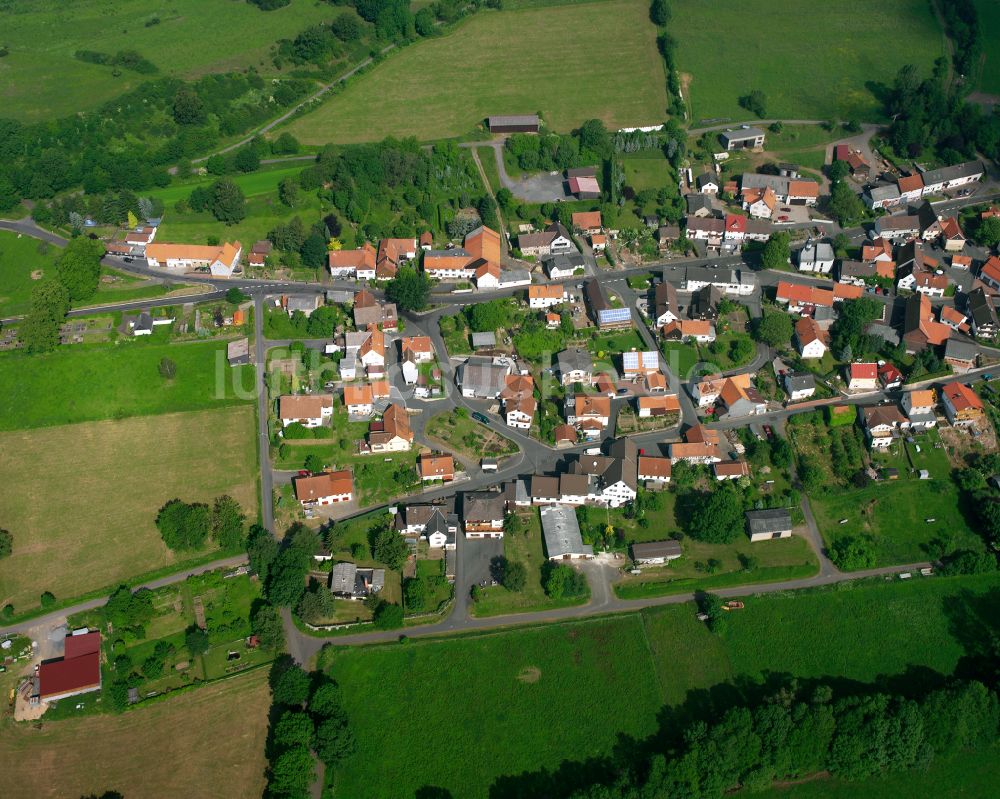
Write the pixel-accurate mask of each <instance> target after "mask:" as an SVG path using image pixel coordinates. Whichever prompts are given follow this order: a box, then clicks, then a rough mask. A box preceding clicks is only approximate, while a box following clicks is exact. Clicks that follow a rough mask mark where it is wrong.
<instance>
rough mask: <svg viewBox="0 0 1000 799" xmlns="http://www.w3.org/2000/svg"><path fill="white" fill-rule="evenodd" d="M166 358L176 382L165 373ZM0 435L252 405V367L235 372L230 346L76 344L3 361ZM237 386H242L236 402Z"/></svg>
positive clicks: (1, 357)
mask: <svg viewBox="0 0 1000 799" xmlns="http://www.w3.org/2000/svg"><path fill="white" fill-rule="evenodd" d="M161 358H170V359H171V360H172V361H173V362H174V363H175V364H176V365H177V373H176V376H175V377H174V378H173V379H172V380H165V379H164V378H162V377H161V376H160V374H159V371H158V369H159V364H160V359H161ZM0 386H3V390H2V391H0V430H20V429H23V428H29V427H48V426H50V425H66V424H73V423H75V422H89V421H94V420H98V419H121V418H124V417H128V416H142V415H146V414H157V413H170V412H175V411H193V410H204V409H207V408H222V407H226V406H229V405H236V404H240V403H247V402H253V400H254V396H253V389H254V379H253V367H252V366H240V367H236V368H230V367H229V366H228V365H227V364H226V343H225V342H224V341H223V342H205V343H201V342H198V343H191V344H157V343H153V342H145V341H135V340H127V341H121V342H119V343H117V344H110V345H109V344H99V345H88V344H73V345H67V346H64V347H61V348H60V349H57V350H55V351H54V352H50V353H45V354H43V355H30V356H29V355H23V354H21V353H5V354H2V355H0ZM234 386H242V387H243V389H244V390H243V391H242V392H241V393H240V395H239V396H238V395H237V393H236V391H235V390H234Z"/></svg>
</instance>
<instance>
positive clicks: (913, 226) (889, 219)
mask: <svg viewBox="0 0 1000 799" xmlns="http://www.w3.org/2000/svg"><path fill="white" fill-rule="evenodd" d="M875 230H876V231H879V232H881V231H895V230H920V219H919V218H918V217H917V216H916V215H909V214H904V215H902V216H880V217H879V218H878V219H876V220H875Z"/></svg>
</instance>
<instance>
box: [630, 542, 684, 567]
mask: <svg viewBox="0 0 1000 799" xmlns="http://www.w3.org/2000/svg"><path fill="white" fill-rule="evenodd" d="M682 554H683V552H682V551H681V544H680V541H674V540H673V539H672V538H671V539H669V540H667V541H649V542H647V543H642V544H632V560H633V561H634V562H635V565H636V566H662V565H663V564H665V563H669V562H670V561H672V560H677V558H679V557H680V556H681V555H682Z"/></svg>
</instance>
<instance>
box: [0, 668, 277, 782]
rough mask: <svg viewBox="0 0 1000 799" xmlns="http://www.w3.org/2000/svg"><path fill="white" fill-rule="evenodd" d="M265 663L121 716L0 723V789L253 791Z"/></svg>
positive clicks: (260, 763)
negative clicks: (0, 768)
mask: <svg viewBox="0 0 1000 799" xmlns="http://www.w3.org/2000/svg"><path fill="white" fill-rule="evenodd" d="M270 703H271V692H270V689H269V688H268V685H267V670H266V669H262V670H258V671H256V672H253V673H251V674H249V675H246V676H242V677H237V678H233V679H230V680H225V681H223V682H219V683H216V684H214V685H210V686H205V687H202V688H198V689H197V690H195V691H190V692H188V693H186V694H183V695H180V696H175V697H173V698H171V699H169V700H168V701H165V702H157V703H155V704H152V705H149V706H147V707H140V708H136V709H135V710H132V711H130V712H127V713H123V714H121V715H93V716H88V717H86V718H80V719H70V720H66V721H61V722H57V723H51V724H43V725H42V728H41V729H35V727H34V726H32V725H29V724H20V725H16V726H15V725H13V724H10V723H6V724H4V725H3V727H2V728H0V761H2V762H3V763H4V796H5V797H8V799H40V798H41V797H52V798H53V799H57V798H59V797H65V796H81V795H88V796H89V795H91V794H94V795H101V794H103V793H104V792H105V791H107V790H115V791H118V792H119V793H121V794H122V795H123V796H154V795H155V796H192V797H193V796H204V797H209V796H260V795H261V793H262V792H263V790H264V769H265V767H266V765H267V763H266V761H265V759H264V743H265V740H266V737H267V713H268V709H269V707H270Z"/></svg>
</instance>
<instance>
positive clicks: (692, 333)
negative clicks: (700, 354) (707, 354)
mask: <svg viewBox="0 0 1000 799" xmlns="http://www.w3.org/2000/svg"><path fill="white" fill-rule="evenodd" d="M660 334H661V335H662V336H663V338H664V339H665V340H666V341H697V342H698V343H699V344H707V343H710V342H712V341H715V325H714V324H712V323H711V322H709V321H707V320H703V319H677V320H675V321H673V322H670V323H669V324H667V325H664V326H663V328H662V329H661V330H660Z"/></svg>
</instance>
